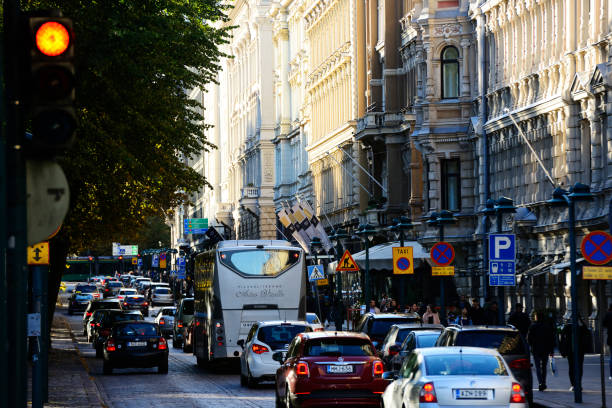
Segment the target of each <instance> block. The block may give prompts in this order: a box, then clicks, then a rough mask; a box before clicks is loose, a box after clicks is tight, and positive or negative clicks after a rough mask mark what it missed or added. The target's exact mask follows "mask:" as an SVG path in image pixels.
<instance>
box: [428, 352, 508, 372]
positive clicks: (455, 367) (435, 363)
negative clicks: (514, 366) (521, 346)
mask: <svg viewBox="0 0 612 408" xmlns="http://www.w3.org/2000/svg"><path fill="white" fill-rule="evenodd" d="M425 371H426V372H427V375H470V376H472V375H508V372H507V371H506V366H505V365H504V363H503V362H502V361H501V359H500V358H499V357H495V356H489V355H475V354H443V355H439V356H425Z"/></svg>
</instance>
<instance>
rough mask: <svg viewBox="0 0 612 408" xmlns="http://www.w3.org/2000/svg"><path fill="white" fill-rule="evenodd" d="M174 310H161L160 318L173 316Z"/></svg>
mask: <svg viewBox="0 0 612 408" xmlns="http://www.w3.org/2000/svg"><path fill="white" fill-rule="evenodd" d="M174 313H176V310H174V309H162V316H174Z"/></svg>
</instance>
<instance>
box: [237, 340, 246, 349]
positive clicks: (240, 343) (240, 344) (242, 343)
mask: <svg viewBox="0 0 612 408" xmlns="http://www.w3.org/2000/svg"><path fill="white" fill-rule="evenodd" d="M236 344H238V345H239V346H240V347H242V349H243V350H244V339H240V340H238V341H237V342H236Z"/></svg>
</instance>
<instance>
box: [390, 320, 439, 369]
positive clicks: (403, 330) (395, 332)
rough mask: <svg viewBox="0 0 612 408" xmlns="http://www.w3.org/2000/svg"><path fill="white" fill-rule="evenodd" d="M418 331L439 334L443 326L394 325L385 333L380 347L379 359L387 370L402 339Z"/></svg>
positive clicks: (420, 324) (419, 324) (399, 347)
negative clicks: (435, 331) (431, 331)
mask: <svg viewBox="0 0 612 408" xmlns="http://www.w3.org/2000/svg"><path fill="white" fill-rule="evenodd" d="M419 330H437V331H438V332H441V331H442V330H444V326H442V325H441V324H423V323H406V324H394V325H392V326H391V328H390V329H389V331H388V332H387V336H386V337H385V340H384V341H383V342H382V345H381V346H380V358H381V359H382V361H383V363H384V365H385V368H387V369H389V368H390V365H391V359H392V358H393V357H394V356H395V355H397V354H398V353H399V352H400V349H401V347H402V343H403V342H404V339H405V338H406V337H407V336H408V335H409V334H410V333H412V332H413V331H419Z"/></svg>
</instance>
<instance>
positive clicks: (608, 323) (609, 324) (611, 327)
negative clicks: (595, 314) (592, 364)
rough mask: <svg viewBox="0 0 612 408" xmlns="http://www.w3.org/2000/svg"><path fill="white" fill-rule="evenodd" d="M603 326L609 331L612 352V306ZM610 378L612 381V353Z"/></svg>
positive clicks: (609, 345) (611, 355) (611, 357)
mask: <svg viewBox="0 0 612 408" xmlns="http://www.w3.org/2000/svg"><path fill="white" fill-rule="evenodd" d="M603 326H604V327H605V328H606V329H607V330H608V342H607V343H608V347H609V348H610V350H611V351H612V304H611V305H610V307H608V312H607V313H606V316H605V317H604V321H603ZM609 364H610V376H609V377H608V379H610V380H612V352H611V353H610V363H609Z"/></svg>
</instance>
